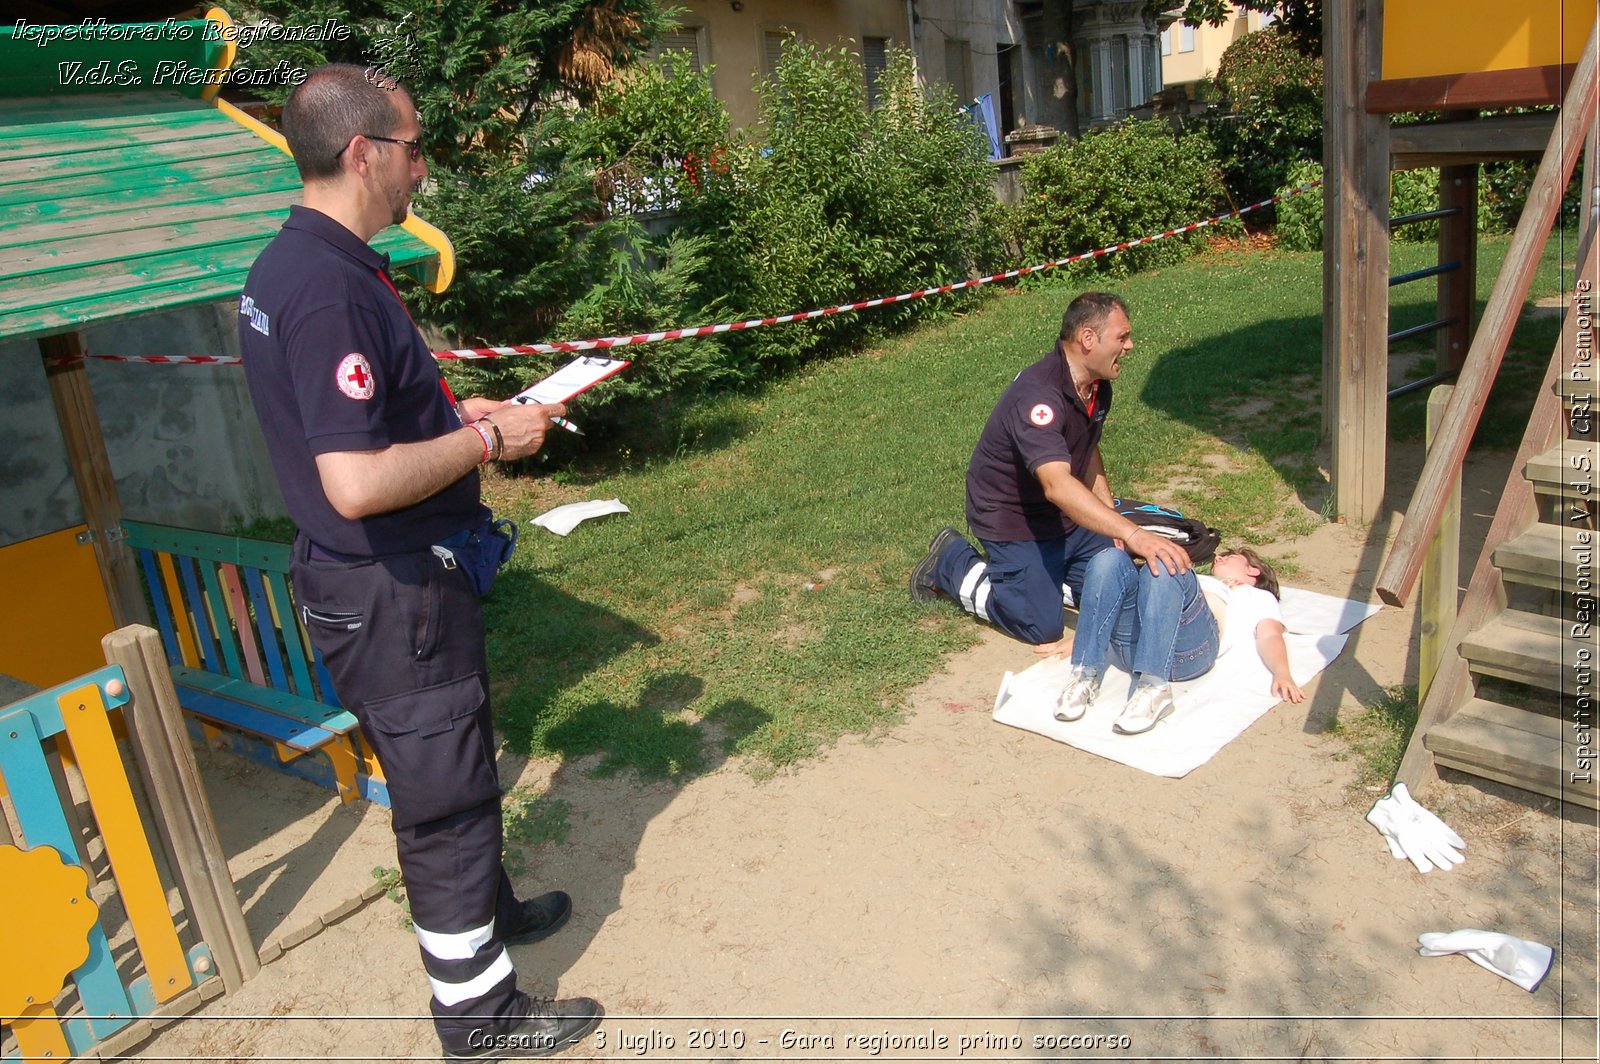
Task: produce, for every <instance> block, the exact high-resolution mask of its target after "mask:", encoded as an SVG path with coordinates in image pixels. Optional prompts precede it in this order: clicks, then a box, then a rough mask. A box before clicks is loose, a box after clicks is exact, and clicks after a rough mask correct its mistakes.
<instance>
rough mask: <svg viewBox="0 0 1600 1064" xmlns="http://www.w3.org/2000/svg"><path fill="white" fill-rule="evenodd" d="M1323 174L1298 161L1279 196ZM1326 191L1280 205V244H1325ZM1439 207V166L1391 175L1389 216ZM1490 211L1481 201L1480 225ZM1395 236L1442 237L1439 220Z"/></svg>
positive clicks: (1414, 239) (1309, 247) (1413, 239)
mask: <svg viewBox="0 0 1600 1064" xmlns="http://www.w3.org/2000/svg"><path fill="white" fill-rule="evenodd" d="M1321 177H1322V167H1321V166H1320V165H1319V164H1317V163H1312V162H1299V163H1296V164H1295V165H1294V166H1292V167H1290V169H1289V174H1288V179H1287V181H1286V183H1285V184H1284V186H1283V187H1282V188H1280V189H1279V190H1278V193H1279V194H1280V195H1282V194H1284V193H1286V192H1288V191H1289V189H1291V188H1295V187H1298V186H1299V185H1303V184H1305V183H1306V182H1308V181H1316V180H1319V179H1320V178H1321ZM1322 192H1323V190H1321V189H1319V190H1317V191H1315V192H1307V193H1305V194H1304V195H1300V196H1295V197H1294V198H1293V199H1287V200H1284V201H1283V202H1282V203H1279V204H1278V229H1277V233H1278V243H1279V245H1280V246H1282V247H1284V248H1287V249H1289V250H1290V251H1316V250H1319V249H1320V248H1321V247H1322V236H1323V230H1322V227H1323V214H1322V204H1323V197H1322ZM1438 206H1439V171H1438V170H1437V169H1422V170H1396V171H1394V172H1393V173H1391V174H1390V175H1389V217H1391V218H1398V217H1400V216H1401V215H1404V214H1420V213H1421V212H1423V211H1431V210H1434V209H1436V208H1437V207H1438ZM1487 221H1488V213H1487V211H1486V209H1485V206H1484V204H1483V203H1482V201H1481V200H1480V202H1479V206H1478V227H1479V229H1480V230H1482V229H1484V228H1485V226H1486V225H1487ZM1393 235H1394V239H1396V240H1403V241H1407V242H1410V243H1429V242H1432V241H1436V240H1438V239H1439V222H1438V220H1437V219H1434V220H1430V221H1426V222H1413V223H1411V224H1409V225H1403V226H1401V227H1400V228H1398V229H1396V230H1395V231H1394V234H1393Z"/></svg>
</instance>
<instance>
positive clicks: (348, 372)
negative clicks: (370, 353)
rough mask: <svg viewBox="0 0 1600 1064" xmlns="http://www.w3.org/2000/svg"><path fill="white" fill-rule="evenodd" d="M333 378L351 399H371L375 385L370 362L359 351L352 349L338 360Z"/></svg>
mask: <svg viewBox="0 0 1600 1064" xmlns="http://www.w3.org/2000/svg"><path fill="white" fill-rule="evenodd" d="M333 379H334V383H335V384H337V385H338V386H339V390H340V391H341V392H343V393H344V394H345V395H348V396H349V397H350V398H352V399H371V398H372V393H373V392H374V391H375V390H376V386H377V382H376V381H375V380H373V377H372V363H370V362H368V361H367V356H366V355H363V354H362V353H361V352H359V351H352V352H350V353H349V354H348V355H345V356H344V358H342V359H340V360H339V368H338V369H337V370H335V371H334V374H333Z"/></svg>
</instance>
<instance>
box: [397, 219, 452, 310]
mask: <svg viewBox="0 0 1600 1064" xmlns="http://www.w3.org/2000/svg"><path fill="white" fill-rule="evenodd" d="M400 228H402V229H404V230H405V231H406V232H408V233H410V234H411V235H412V236H414V237H416V238H417V239H418V240H420V241H422V242H423V243H424V244H426V245H428V246H429V247H430V248H432V249H433V250H434V251H436V252H438V253H439V269H438V271H437V272H436V273H435V274H434V275H433V276H432V277H431V278H429V280H428V291H430V292H443V291H444V290H445V289H446V288H449V287H450V282H451V281H453V280H455V279H456V246H455V245H454V244H452V243H450V238H449V237H447V236H445V235H444V231H443V230H442V229H440V228H439V227H438V226H436V225H433V224H432V223H431V222H425V221H423V220H422V219H421V218H419V217H417V216H416V215H415V214H407V215H406V220H405V221H404V222H402V223H400Z"/></svg>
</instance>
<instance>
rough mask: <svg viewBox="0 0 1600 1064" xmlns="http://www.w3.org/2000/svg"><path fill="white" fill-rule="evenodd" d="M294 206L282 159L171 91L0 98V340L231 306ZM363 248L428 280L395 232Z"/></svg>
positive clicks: (289, 173)
mask: <svg viewBox="0 0 1600 1064" xmlns="http://www.w3.org/2000/svg"><path fill="white" fill-rule="evenodd" d="M299 195H300V179H299V176H298V174H297V173H296V171H295V168H294V162H293V160H292V159H290V157H289V156H288V155H287V154H285V153H284V152H283V151H281V150H279V149H278V148H277V147H275V146H273V145H272V144H270V143H268V142H267V141H266V140H264V139H263V138H262V137H261V136H258V135H257V134H256V133H254V132H252V131H251V130H249V129H247V128H245V127H244V126H243V125H241V124H239V123H238V122H236V121H234V120H233V119H232V118H230V117H229V116H228V115H227V114H225V113H224V112H223V111H221V110H218V109H217V108H216V107H214V106H212V105H210V104H207V103H201V102H200V101H198V100H193V99H188V98H186V97H185V96H183V95H182V94H180V93H178V92H177V91H171V90H154V89H144V90H141V91H134V92H128V93H95V94H89V95H83V94H77V95H50V96H32V97H20V98H13V99H4V98H0V341H4V340H20V339H26V338H29V337H37V336H48V335H51V334H55V333H63V332H70V331H73V330H75V329H78V328H80V327H82V326H84V325H87V324H90V323H103V322H107V321H113V320H117V319H121V318H130V317H136V316H138V315H143V314H150V313H154V312H157V311H163V310H170V309H172V308H174V307H180V306H185V305H188V304H192V303H208V302H214V301H217V300H224V299H231V298H234V297H237V296H238V294H239V291H240V289H241V288H242V287H243V285H244V279H245V275H246V274H247V273H248V272H249V269H250V264H251V263H252V262H254V261H255V257H256V255H257V254H258V253H260V251H261V249H262V248H263V247H265V246H266V244H267V242H268V241H269V240H270V239H271V238H272V236H273V235H274V234H275V233H276V232H277V231H278V228H279V226H280V225H281V224H282V223H283V220H284V218H285V217H286V216H287V214H288V209H289V205H290V204H291V203H294V202H296V201H297V200H298V199H299ZM373 246H374V247H376V248H377V249H378V250H379V251H383V252H387V253H388V254H389V255H390V256H391V259H392V261H393V263H394V265H395V266H396V268H399V269H404V270H406V271H407V272H409V273H412V274H414V275H416V276H417V277H419V278H420V279H423V280H428V279H430V278H432V277H434V276H435V275H436V273H437V271H438V269H439V253H438V252H436V251H435V250H434V249H433V248H432V247H430V246H428V245H427V244H425V243H423V242H422V241H421V240H419V239H418V238H417V237H415V236H413V235H411V234H410V233H408V232H406V231H403V230H401V229H399V228H390V229H386V230H384V231H383V232H382V233H381V234H380V235H379V236H378V237H377V238H376V239H375V240H374V241H373ZM447 269H449V267H447Z"/></svg>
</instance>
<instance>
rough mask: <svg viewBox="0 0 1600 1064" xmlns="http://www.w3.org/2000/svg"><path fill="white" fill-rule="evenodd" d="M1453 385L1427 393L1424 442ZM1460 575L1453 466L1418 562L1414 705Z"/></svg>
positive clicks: (1440, 645) (1451, 621)
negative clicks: (1418, 624)
mask: <svg viewBox="0 0 1600 1064" xmlns="http://www.w3.org/2000/svg"><path fill="white" fill-rule="evenodd" d="M1454 393H1455V386H1454V385H1450V384H1441V385H1439V386H1438V387H1437V388H1435V389H1434V390H1433V391H1432V392H1431V393H1429V395H1428V435H1427V446H1429V447H1432V446H1433V437H1434V434H1435V433H1437V432H1438V431H1439V425H1440V423H1441V422H1442V421H1443V420H1444V411H1445V407H1447V406H1449V405H1450V396H1451V395H1453V394H1454ZM1460 577H1461V471H1460V470H1459V469H1457V470H1456V475H1455V480H1454V481H1453V482H1452V483H1451V486H1450V497H1449V499H1447V500H1446V502H1445V504H1444V515H1443V516H1442V517H1441V518H1440V519H1439V530H1438V531H1437V532H1435V533H1434V534H1433V539H1432V540H1431V541H1429V543H1428V555H1427V557H1426V558H1424V559H1423V562H1422V591H1421V594H1420V595H1419V597H1418V601H1417V606H1418V608H1419V609H1421V611H1422V645H1421V648H1420V651H1419V653H1418V657H1417V705H1419V706H1420V705H1421V704H1422V703H1423V701H1424V700H1426V699H1427V697H1428V688H1429V687H1431V686H1433V678H1434V676H1435V675H1437V674H1438V671H1439V662H1440V659H1441V658H1443V656H1444V648H1445V644H1446V642H1447V641H1448V640H1449V638H1450V629H1451V628H1453V627H1455V623H1456V591H1457V585H1458V584H1459V582H1460Z"/></svg>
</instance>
